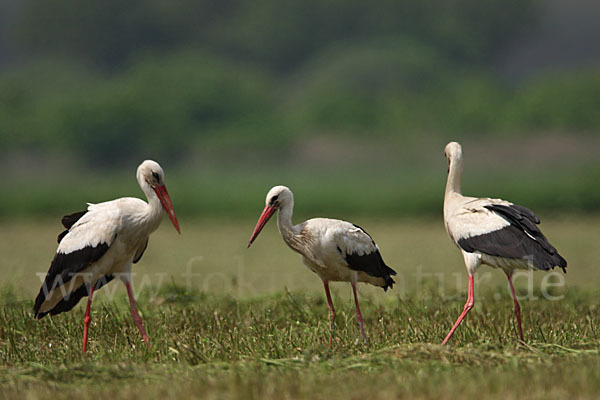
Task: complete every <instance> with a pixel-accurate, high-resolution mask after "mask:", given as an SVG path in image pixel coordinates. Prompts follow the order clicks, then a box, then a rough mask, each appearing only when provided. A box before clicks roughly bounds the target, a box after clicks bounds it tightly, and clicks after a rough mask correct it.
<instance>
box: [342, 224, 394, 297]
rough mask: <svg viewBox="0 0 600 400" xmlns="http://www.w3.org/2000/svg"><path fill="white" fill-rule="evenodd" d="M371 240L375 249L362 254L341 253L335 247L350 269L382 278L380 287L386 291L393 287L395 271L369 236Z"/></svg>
mask: <svg viewBox="0 0 600 400" xmlns="http://www.w3.org/2000/svg"><path fill="white" fill-rule="evenodd" d="M354 226H355V227H356V228H358V229H360V230H361V231H363V232H364V233H365V234H366V235H367V236H369V238H371V235H369V234H368V233H367V231H365V230H364V229H363V228H361V227H360V226H358V225H354ZM371 242H372V243H373V247H374V248H375V250H374V251H372V252H371V253H365V254H362V255H359V254H358V253H346V254H343V252H342V250H341V249H340V248H339V247H338V248H337V249H338V252H339V253H340V255H341V256H342V257H343V258H344V260H346V263H347V264H348V267H349V268H350V269H352V270H354V271H361V272H364V273H366V274H368V275H371V276H374V277H376V278H383V279H384V281H385V284H384V285H383V286H382V288H383V290H385V291H387V289H388V288H393V286H394V283H395V282H394V280H393V279H392V275H396V271H394V270H393V269H391V268H390V267H388V266H387V265H386V264H385V262H384V261H383V258H382V257H381V253H380V252H379V250H378V249H377V245H376V244H375V242H374V241H373V238H371Z"/></svg>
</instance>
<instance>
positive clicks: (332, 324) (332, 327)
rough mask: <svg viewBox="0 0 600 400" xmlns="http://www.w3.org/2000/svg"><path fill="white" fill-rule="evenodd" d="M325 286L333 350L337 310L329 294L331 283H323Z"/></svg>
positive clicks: (330, 340)
mask: <svg viewBox="0 0 600 400" xmlns="http://www.w3.org/2000/svg"><path fill="white" fill-rule="evenodd" d="M323 286H325V296H326V297H327V305H328V306H329V324H330V326H329V348H331V342H332V340H333V333H334V332H335V308H333V301H331V293H329V282H328V281H323Z"/></svg>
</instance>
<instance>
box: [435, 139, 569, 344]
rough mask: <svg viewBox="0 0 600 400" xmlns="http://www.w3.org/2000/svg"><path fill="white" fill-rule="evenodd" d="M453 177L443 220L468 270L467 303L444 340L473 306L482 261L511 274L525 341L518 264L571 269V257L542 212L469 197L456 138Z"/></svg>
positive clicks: (451, 148)
mask: <svg viewBox="0 0 600 400" xmlns="http://www.w3.org/2000/svg"><path fill="white" fill-rule="evenodd" d="M444 152H445V155H446V158H447V159H448V182H447V183H446V193H445V196H444V223H445V225H446V230H447V231H448V234H449V235H450V239H451V240H452V241H453V242H454V244H455V245H456V246H458V248H459V249H460V251H461V253H462V255H463V258H464V261H465V265H466V267H467V272H468V274H469V290H468V296H467V302H466V304H465V307H464V309H463V311H462V313H461V314H460V316H459V317H458V319H457V320H456V323H455V324H454V326H453V327H452V329H451V330H450V332H449V333H448V335H447V336H446V338H445V339H444V341H443V342H442V344H446V343H447V342H448V340H449V339H450V337H452V334H453V333H454V331H455V330H456V328H457V327H458V325H459V324H460V323H461V321H462V320H463V319H464V317H465V316H466V315H467V313H468V312H469V311H470V310H471V308H473V303H474V287H473V286H474V284H473V275H474V274H475V270H476V269H477V268H478V267H479V266H480V265H482V264H486V265H489V266H491V267H496V268H500V269H502V270H503V271H504V273H505V274H506V276H507V278H508V282H509V285H510V290H511V294H512V297H513V300H514V305H515V315H516V317H517V323H518V328H519V336H520V338H521V341H522V342H523V341H524V340H523V329H522V328H521V307H520V306H519V301H518V300H517V296H516V294H515V289H514V287H513V282H512V275H513V273H514V271H515V270H517V269H537V270H543V271H548V270H550V269H552V268H554V267H560V268H562V269H563V271H564V272H566V268H567V261H566V260H565V259H564V258H563V257H561V255H560V254H558V252H557V251H556V249H555V248H554V247H553V246H552V245H551V244H550V242H548V239H546V237H545V236H544V235H543V234H542V232H541V231H540V229H539V228H538V226H537V225H538V224H539V223H540V220H539V218H538V217H537V216H536V215H535V214H534V213H533V212H532V211H531V210H529V209H528V208H525V207H523V206H519V205H516V204H513V203H510V202H508V201H504V200H500V199H490V198H475V197H466V196H463V195H462V194H461V185H460V184H461V174H462V161H463V158H462V147H461V146H460V144H458V143H456V142H451V143H448V145H446V149H445V151H444Z"/></svg>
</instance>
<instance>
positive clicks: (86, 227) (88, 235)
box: [39, 196, 163, 313]
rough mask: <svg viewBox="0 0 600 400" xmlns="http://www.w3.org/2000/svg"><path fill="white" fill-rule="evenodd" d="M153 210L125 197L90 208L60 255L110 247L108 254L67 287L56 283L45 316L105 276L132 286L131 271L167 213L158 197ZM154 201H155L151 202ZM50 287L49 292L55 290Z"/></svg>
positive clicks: (61, 245)
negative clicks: (73, 292) (84, 286)
mask: <svg viewBox="0 0 600 400" xmlns="http://www.w3.org/2000/svg"><path fill="white" fill-rule="evenodd" d="M154 197H155V201H154V203H155V204H154V205H153V206H152V205H151V204H149V203H146V202H145V201H143V200H141V199H138V198H133V197H124V198H120V199H116V200H112V201H107V202H104V203H99V204H89V205H88V209H87V210H88V212H87V213H85V214H84V215H83V216H82V217H81V218H80V219H79V220H78V221H77V222H76V223H75V224H74V225H73V226H71V228H70V229H69V233H67V234H66V236H65V237H64V238H63V239H62V240H61V241H60V243H59V245H58V249H57V250H56V252H57V254H65V255H68V254H72V253H74V252H77V251H82V250H83V249H85V248H97V247H98V245H100V244H103V243H104V244H106V245H107V246H108V250H106V252H105V253H104V255H103V256H102V257H100V259H99V260H97V261H95V262H93V263H91V264H89V266H88V267H86V268H84V269H82V270H80V271H78V272H76V273H75V275H74V276H73V278H72V279H71V280H69V281H67V282H65V283H64V285H65V286H66V288H64V287H62V286H63V285H62V284H61V282H60V281H58V282H52V285H54V290H51V291H50V292H49V294H48V295H47V297H46V300H45V301H44V303H43V304H42V306H41V308H40V310H39V312H40V313H45V312H48V311H49V310H51V309H53V308H54V307H55V306H56V304H57V303H58V302H59V301H61V300H62V299H63V298H64V295H65V293H66V294H68V293H70V292H72V291H73V290H74V289H76V288H78V287H80V286H81V285H83V284H88V285H89V284H92V283H95V282H96V281H98V279H100V278H101V277H103V276H109V275H112V276H114V277H116V278H119V279H121V280H122V281H123V283H126V282H131V267H132V263H133V261H134V260H137V259H138V258H139V257H141V255H142V253H143V252H144V250H145V249H146V245H147V243H148V238H149V236H150V234H151V233H152V232H154V231H155V230H156V229H157V228H158V226H159V225H160V221H161V219H162V215H163V210H162V208H161V205H160V201H159V200H158V198H157V197H156V196H154ZM151 201H152V200H151ZM51 288H52V287H50V288H49V289H51Z"/></svg>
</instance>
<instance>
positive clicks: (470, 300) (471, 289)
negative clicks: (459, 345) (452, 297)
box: [442, 275, 475, 345]
mask: <svg viewBox="0 0 600 400" xmlns="http://www.w3.org/2000/svg"><path fill="white" fill-rule="evenodd" d="M473 286H474V285H473V277H472V276H471V275H469V294H468V295H467V302H466V303H465V308H464V309H463V311H462V313H461V314H460V316H459V317H458V319H457V320H456V322H455V323H454V326H453V327H452V329H450V332H448V335H447V336H446V339H444V341H443V342H442V344H443V345H444V344H446V343H447V342H448V340H449V339H450V338H451V337H452V335H453V334H454V331H455V330H456V328H458V325H460V323H461V321H462V320H463V319H464V318H465V316H466V315H467V313H468V312H469V311H471V308H473V303H474V302H475V301H474V299H473V294H474V287H473Z"/></svg>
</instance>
